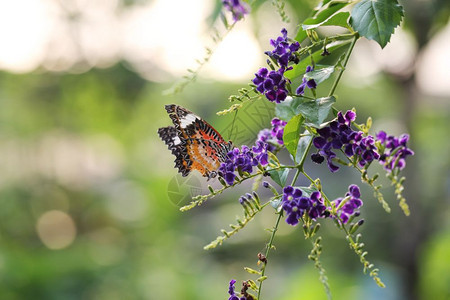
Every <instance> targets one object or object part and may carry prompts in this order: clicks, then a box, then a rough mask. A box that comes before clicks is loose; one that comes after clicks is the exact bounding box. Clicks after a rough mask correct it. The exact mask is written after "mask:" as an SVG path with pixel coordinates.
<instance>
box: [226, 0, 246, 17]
mask: <svg viewBox="0 0 450 300" xmlns="http://www.w3.org/2000/svg"><path fill="white" fill-rule="evenodd" d="M222 4H223V6H224V7H225V9H227V10H228V11H230V12H231V14H232V16H233V20H234V21H235V22H237V21H239V20H240V19H242V18H243V17H244V15H247V14H248V13H249V12H250V8H249V6H248V5H247V3H245V2H242V1H240V0H222Z"/></svg>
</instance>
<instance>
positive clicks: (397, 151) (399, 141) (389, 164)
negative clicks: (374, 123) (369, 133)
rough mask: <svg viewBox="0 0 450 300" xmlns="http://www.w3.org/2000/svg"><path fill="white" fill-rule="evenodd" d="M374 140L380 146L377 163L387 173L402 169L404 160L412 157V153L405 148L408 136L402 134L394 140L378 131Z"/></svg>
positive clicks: (404, 163)
mask: <svg viewBox="0 0 450 300" xmlns="http://www.w3.org/2000/svg"><path fill="white" fill-rule="evenodd" d="M376 140H377V141H378V142H379V143H380V144H381V149H380V153H381V155H380V158H379V161H380V163H381V164H382V165H384V168H385V170H387V171H388V172H392V171H394V170H395V169H398V170H401V169H403V168H404V167H405V165H406V161H405V158H406V157H408V156H410V155H414V151H412V150H411V149H409V148H408V147H407V146H406V144H407V143H408V140H409V135H408V134H402V135H401V136H400V137H398V138H396V137H395V136H392V135H390V136H388V135H387V134H386V132H384V131H380V132H379V133H378V134H377V135H376Z"/></svg>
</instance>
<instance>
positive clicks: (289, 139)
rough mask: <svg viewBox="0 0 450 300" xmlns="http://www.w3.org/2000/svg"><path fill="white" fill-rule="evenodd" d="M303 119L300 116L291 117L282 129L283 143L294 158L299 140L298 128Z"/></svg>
mask: <svg viewBox="0 0 450 300" xmlns="http://www.w3.org/2000/svg"><path fill="white" fill-rule="evenodd" d="M304 121H305V118H304V117H303V116H302V115H296V116H295V117H293V118H292V119H291V120H290V121H289V122H288V123H287V124H286V126H285V127H284V134H283V142H284V146H285V147H286V149H287V150H288V151H289V153H290V154H292V156H293V157H295V155H296V153H297V146H298V140H299V139H300V128H301V127H302V124H303V122H304Z"/></svg>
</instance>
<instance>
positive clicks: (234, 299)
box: [228, 279, 239, 300]
mask: <svg viewBox="0 0 450 300" xmlns="http://www.w3.org/2000/svg"><path fill="white" fill-rule="evenodd" d="M235 283H236V280H234V279H231V280H230V283H229V286H228V294H229V295H230V297H229V298H228V300H239V297H237V296H236V292H235V291H234V284H235Z"/></svg>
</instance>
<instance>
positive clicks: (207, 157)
mask: <svg viewBox="0 0 450 300" xmlns="http://www.w3.org/2000/svg"><path fill="white" fill-rule="evenodd" d="M165 109H166V111H167V113H168V114H169V117H170V118H171V120H172V123H173V126H168V127H163V128H160V129H158V134H159V136H160V138H161V139H162V140H163V141H164V143H165V144H166V145H167V147H168V148H169V150H170V151H171V152H172V154H173V155H175V167H176V168H178V171H179V172H180V173H181V175H182V176H187V175H188V174H189V173H190V172H191V171H192V170H197V171H199V172H200V173H201V174H202V175H203V176H204V177H208V179H209V178H212V177H215V176H216V174H217V173H216V171H217V169H218V168H219V166H220V163H221V162H224V161H225V160H226V159H227V153H228V152H229V151H230V150H231V148H232V144H231V143H228V142H226V141H225V140H224V139H223V138H222V136H221V135H220V134H219V133H218V132H217V131H216V130H215V129H214V128H213V127H212V126H211V125H209V124H208V123H207V122H206V121H204V120H203V119H201V118H200V117H198V116H196V115H195V114H194V113H192V112H191V111H189V110H187V109H185V108H183V107H181V106H179V105H175V104H170V105H166V106H165Z"/></svg>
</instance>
